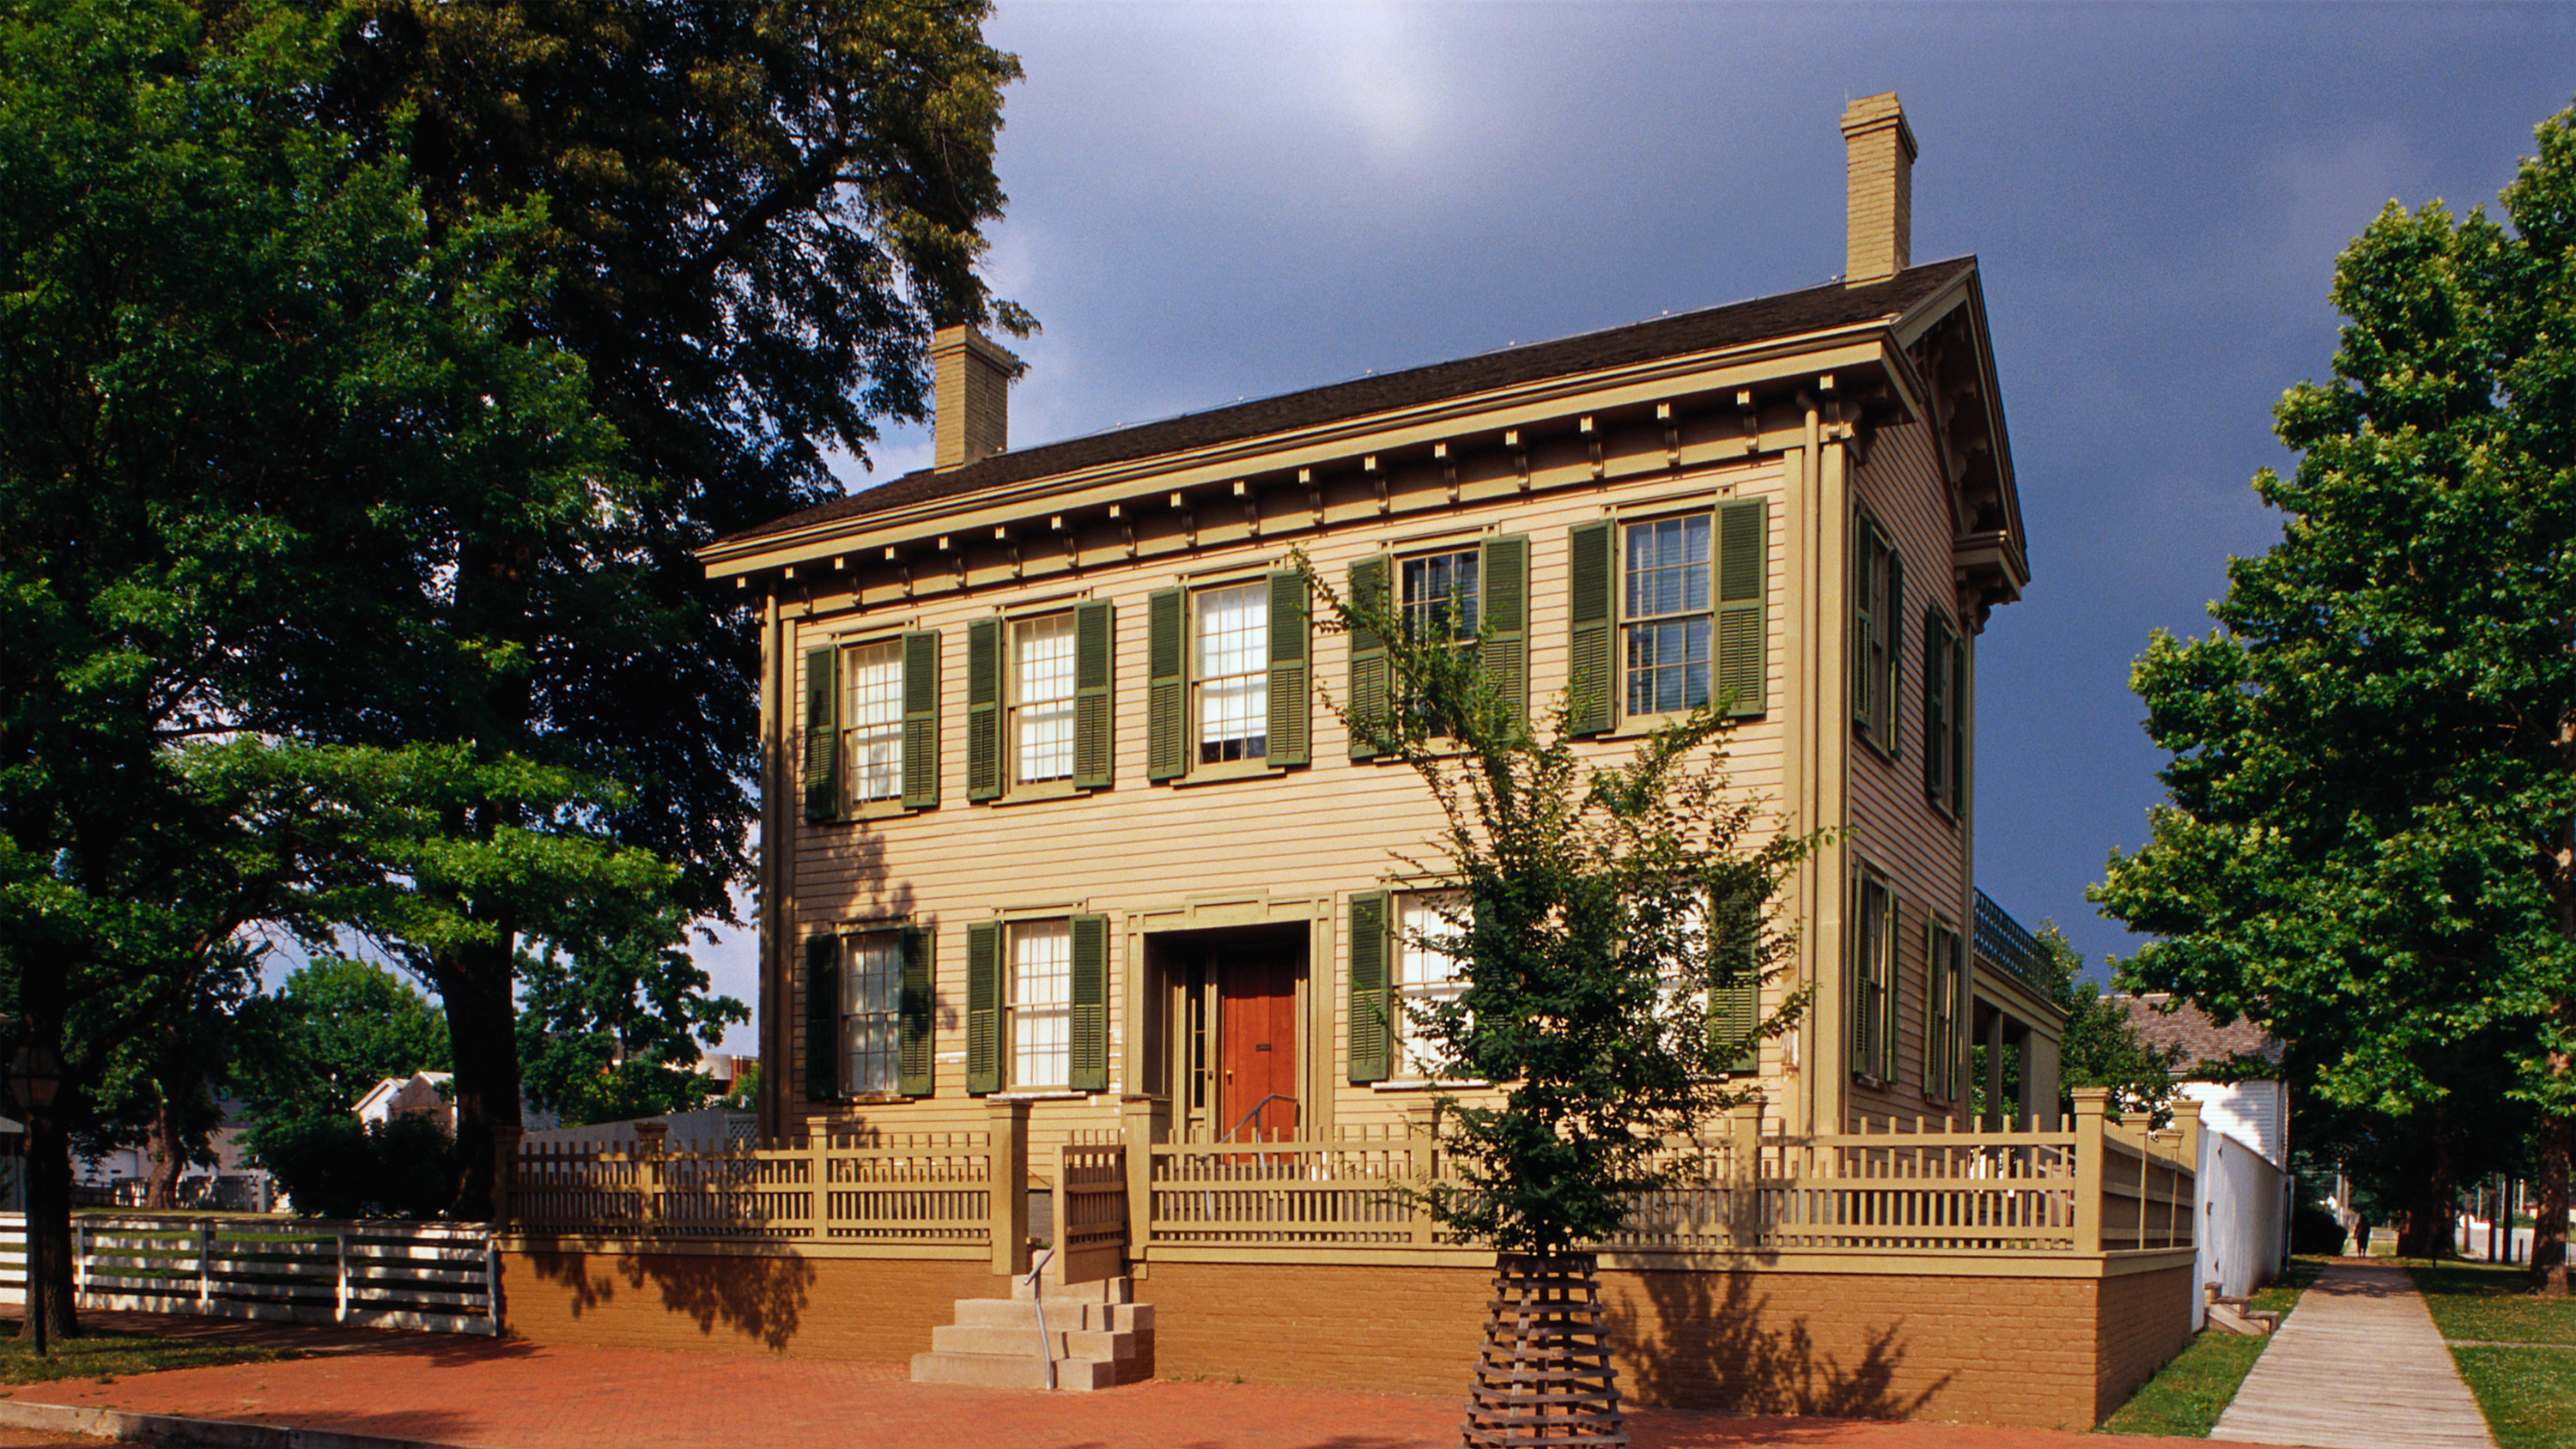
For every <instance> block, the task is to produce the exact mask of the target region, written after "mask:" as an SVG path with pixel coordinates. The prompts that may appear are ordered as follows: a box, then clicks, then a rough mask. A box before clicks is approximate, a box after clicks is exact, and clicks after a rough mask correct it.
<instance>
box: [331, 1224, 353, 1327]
mask: <svg viewBox="0 0 2576 1449" xmlns="http://www.w3.org/2000/svg"><path fill="white" fill-rule="evenodd" d="M331 1241H332V1244H333V1246H334V1247H335V1248H336V1250H337V1252H338V1259H339V1264H340V1269H339V1279H338V1282H339V1296H338V1299H337V1301H336V1302H335V1303H334V1304H333V1306H332V1309H331V1321H332V1322H333V1323H346V1322H348V1321H349V1230H348V1229H347V1228H334V1229H332V1230H331Z"/></svg>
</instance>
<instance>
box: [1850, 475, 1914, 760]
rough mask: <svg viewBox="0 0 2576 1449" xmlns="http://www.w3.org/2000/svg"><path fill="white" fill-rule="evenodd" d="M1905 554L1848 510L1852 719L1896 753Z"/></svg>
mask: <svg viewBox="0 0 2576 1449" xmlns="http://www.w3.org/2000/svg"><path fill="white" fill-rule="evenodd" d="M1904 611H1905V555H1904V554H1902V553H1899V552H1898V551H1897V548H1896V543H1895V540H1893V539H1891V538H1889V537H1888V534H1887V530H1885V529H1883V528H1881V527H1879V526H1878V521H1877V520H1876V519H1873V518H1871V517H1870V516H1869V514H1867V513H1866V512H1855V513H1854V514H1853V515H1852V582H1851V621H1852V639H1851V656H1852V684H1851V690H1852V699H1851V705H1852V723H1853V724H1855V725H1858V726H1859V727H1860V729H1861V733H1862V734H1863V735H1864V736H1865V737H1866V738H1867V739H1868V740H1869V742H1870V743H1871V744H1874V745H1876V746H1878V748H1879V749H1880V750H1882V751H1884V752H1885V753H1886V754H1887V755H1888V756H1889V757H1890V758H1894V757H1895V755H1896V753H1897V731H1896V690H1897V681H1898V680H1900V679H1902V678H1903V677H1904V673H1905V660H1904V651H1905V619H1904Z"/></svg>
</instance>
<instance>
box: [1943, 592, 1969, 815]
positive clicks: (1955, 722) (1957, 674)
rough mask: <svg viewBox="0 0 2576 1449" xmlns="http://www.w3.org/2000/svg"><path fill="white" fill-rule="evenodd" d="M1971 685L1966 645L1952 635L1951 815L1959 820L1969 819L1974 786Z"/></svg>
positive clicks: (1962, 640)
mask: <svg viewBox="0 0 2576 1449" xmlns="http://www.w3.org/2000/svg"><path fill="white" fill-rule="evenodd" d="M1972 682H1973V681H1972V679H1971V676H1970V674H1969V672H1968V644H1967V641H1966V640H1964V639H1961V638H1959V637H1958V636H1957V635H1955V634H1954V635H1952V636H1951V638H1950V740H1949V744H1950V811H1951V813H1952V814H1954V815H1957V816H1958V817H1959V818H1960V819H1962V820H1965V819H1966V818H1968V790H1969V787H1970V786H1971V785H1972V784H1973V783H1974V781H1972V780H1971V779H1970V777H1969V772H1968V722H1969V721H1970V720H1971V719H1973V718H1975V715H1974V714H1973V713H1972V710H1973V709H1974V707H1975V705H1974V701H1973V700H1971V699H1970V698H1969V694H1968V691H1969V688H1970V686H1971V684H1972Z"/></svg>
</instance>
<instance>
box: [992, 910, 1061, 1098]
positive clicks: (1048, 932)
mask: <svg viewBox="0 0 2576 1449" xmlns="http://www.w3.org/2000/svg"><path fill="white" fill-rule="evenodd" d="M1008 983H1009V984H1008V990H1007V994H1006V998H1005V1000H1004V1002H1003V1014H1004V1021H1003V1031H1004V1038H1003V1039H1004V1040H1005V1041H1006V1042H1008V1043H1009V1045H1008V1047H1007V1049H1006V1050H1007V1052H1008V1056H1009V1060H1010V1063H1011V1074H1010V1083H1009V1085H1010V1086H1011V1087H1012V1088H1013V1089H1015V1090H1043V1089H1046V1088H1054V1087H1062V1086H1064V1085H1065V1084H1066V1082H1068V1081H1069V1080H1070V1079H1071V1075H1072V1074H1071V1070H1070V1066H1071V1061H1070V1054H1069V1048H1070V1046H1071V1044H1072V1014H1073V931H1072V923H1071V922H1068V921H1023V922H1019V923H1017V924H1015V925H1013V926H1012V927H1011V928H1010V968H1009V972H1008Z"/></svg>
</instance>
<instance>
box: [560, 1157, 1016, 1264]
mask: <svg viewBox="0 0 2576 1449" xmlns="http://www.w3.org/2000/svg"><path fill="white" fill-rule="evenodd" d="M993 1181H994V1173H993V1156H992V1141H991V1138H990V1136H989V1135H988V1134H985V1133H981V1132H922V1133H885V1132H848V1133H816V1134H814V1135H812V1136H809V1137H807V1138H805V1139H802V1140H798V1141H790V1142H784V1143H770V1144H761V1143H752V1142H679V1143H672V1142H666V1141H664V1140H663V1139H662V1137H661V1136H660V1134H658V1133H653V1132H647V1133H645V1134H644V1135H643V1136H642V1137H641V1138H639V1139H638V1140H637V1141H636V1142H635V1143H633V1144H631V1145H627V1146H619V1147H601V1146H597V1145H593V1144H587V1143H529V1144H524V1145H522V1147H521V1148H520V1151H519V1161H518V1177H517V1180H516V1181H515V1183H514V1184H513V1185H512V1188H511V1197H510V1202H511V1221H510V1227H511V1231H513V1232H514V1233H521V1234H530V1235H541V1236H571V1237H596V1238H622V1237H638V1238H748V1239H763V1240H771V1241H785V1242H813V1243H819V1242H842V1243H873V1244H879V1245H882V1246H885V1247H888V1248H911V1249H930V1250H942V1249H945V1250H953V1251H956V1252H957V1253H958V1254H959V1255H961V1256H973V1255H975V1254H977V1253H982V1252H985V1251H987V1245H988V1244H989V1243H990V1242H991V1231H992V1216H993V1193H992V1183H993Z"/></svg>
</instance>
